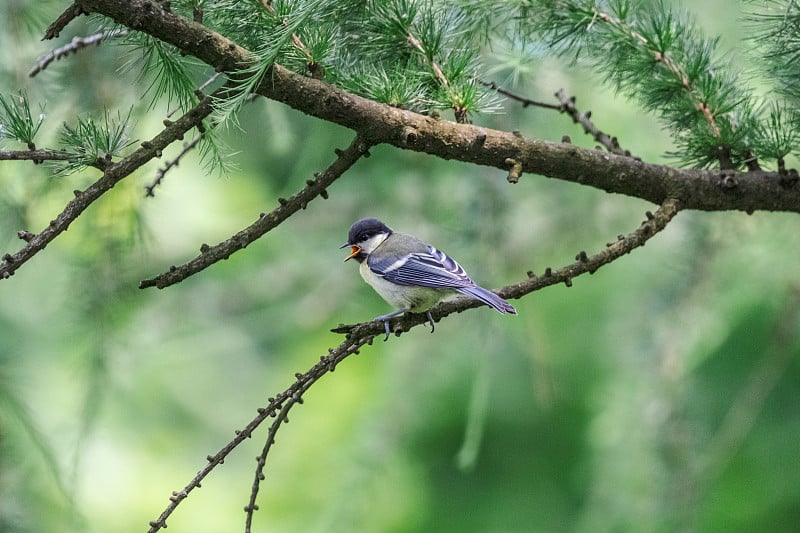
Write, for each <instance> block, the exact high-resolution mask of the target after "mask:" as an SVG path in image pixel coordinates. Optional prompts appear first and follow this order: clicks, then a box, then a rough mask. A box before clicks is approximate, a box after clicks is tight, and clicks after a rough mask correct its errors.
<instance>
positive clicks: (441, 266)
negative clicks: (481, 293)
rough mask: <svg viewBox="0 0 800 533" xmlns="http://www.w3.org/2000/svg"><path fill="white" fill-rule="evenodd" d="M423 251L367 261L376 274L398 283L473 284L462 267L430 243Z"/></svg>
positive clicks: (446, 286)
mask: <svg viewBox="0 0 800 533" xmlns="http://www.w3.org/2000/svg"><path fill="white" fill-rule="evenodd" d="M427 248H428V250H427V251H426V252H414V253H410V254H407V255H403V256H401V257H393V258H386V259H377V260H376V259H374V258H373V257H370V259H369V260H368V265H369V268H370V270H372V271H373V272H374V273H375V274H377V275H379V276H382V277H383V278H384V279H386V280H387V281H390V282H392V283H396V284H398V285H416V286H421V287H432V288H439V289H458V288H461V287H471V286H473V285H475V282H473V281H472V280H471V279H470V277H469V276H468V275H467V273H466V272H464V269H463V268H462V267H461V265H459V264H458V263H456V262H455V261H454V260H453V259H451V258H450V257H448V256H447V255H446V254H445V253H444V252H441V251H439V250H437V249H436V248H434V247H433V246H428V247H427Z"/></svg>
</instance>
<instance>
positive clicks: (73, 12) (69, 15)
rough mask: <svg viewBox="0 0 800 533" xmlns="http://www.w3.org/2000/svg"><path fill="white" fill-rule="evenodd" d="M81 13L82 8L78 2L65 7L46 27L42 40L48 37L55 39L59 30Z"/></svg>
mask: <svg viewBox="0 0 800 533" xmlns="http://www.w3.org/2000/svg"><path fill="white" fill-rule="evenodd" d="M82 14H83V10H82V9H81V6H80V5H79V4H78V2H75V3H73V4H72V5H70V6H69V7H68V8H67V9H65V10H64V11H63V12H62V13H61V14H60V15H59V16H58V18H57V19H56V20H55V21H53V23H52V24H50V26H48V27H47V30H46V31H45V32H44V37H42V40H43V41H48V40H50V39H55V38H56V37H58V36H59V34H60V33H61V31H62V30H63V29H64V28H66V27H67V24H69V23H70V22H72V21H73V20H74V19H76V18H78V17H79V16H81V15H82Z"/></svg>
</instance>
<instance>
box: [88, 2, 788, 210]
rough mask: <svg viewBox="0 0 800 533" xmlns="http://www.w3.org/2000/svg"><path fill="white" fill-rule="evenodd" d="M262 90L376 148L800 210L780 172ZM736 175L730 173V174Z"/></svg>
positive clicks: (185, 47)
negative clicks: (694, 164)
mask: <svg viewBox="0 0 800 533" xmlns="http://www.w3.org/2000/svg"><path fill="white" fill-rule="evenodd" d="M79 3H80V5H81V7H82V8H83V9H84V10H86V11H91V12H97V13H100V14H103V15H106V16H109V17H111V18H112V19H114V20H115V21H117V22H119V23H120V24H123V25H126V26H127V27H129V28H131V29H134V30H139V31H144V32H146V33H148V34H150V35H152V36H154V37H156V38H158V39H161V40H163V41H165V42H167V43H170V44H173V45H175V46H177V47H178V48H179V49H180V50H181V51H182V52H183V53H186V54H189V55H192V56H195V57H197V58H198V59H200V60H202V61H204V62H205V63H207V64H208V65H210V66H213V67H215V68H216V67H220V68H221V69H223V70H225V71H236V70H241V69H242V68H244V67H247V66H248V65H250V60H249V59H248V58H249V57H252V55H251V52H249V51H248V50H245V49H244V48H242V47H240V46H238V45H237V44H236V43H234V42H232V41H230V40H228V39H226V38H225V37H224V36H222V35H220V34H218V33H216V32H213V31H211V30H209V29H208V28H206V27H204V26H202V25H201V24H198V23H195V22H192V21H189V20H186V19H184V18H182V17H180V16H178V15H176V14H174V13H172V12H168V11H165V10H163V9H162V7H161V5H159V4H158V3H155V2H152V1H151V0H130V1H125V2H121V1H114V0H79ZM256 92H257V93H258V94H260V95H262V96H265V97H267V98H270V99H273V100H276V101H279V102H283V103H285V104H287V105H289V106H291V107H293V108H295V109H298V110H300V111H302V112H304V113H306V114H309V115H312V116H314V117H317V118H320V119H323V120H327V121H329V122H333V123H335V124H340V125H342V126H345V127H347V128H350V129H352V130H354V131H356V132H358V133H359V135H360V136H361V137H362V138H363V139H364V140H365V141H367V142H369V143H370V144H381V143H386V144H391V145H393V146H396V147H399V148H403V149H407V150H413V151H417V152H424V153H428V154H432V155H436V156H438V157H441V158H443V159H455V160H458V161H464V162H468V163H475V164H478V165H486V166H492V167H495V168H499V169H503V170H507V169H508V164H507V163H506V161H507V160H509V159H511V160H514V161H517V162H519V163H520V165H521V170H522V172H526V173H535V174H541V175H543V176H547V177H552V178H558V179H562V180H566V181H571V182H574V183H580V184H583V185H589V186H592V187H595V188H598V189H601V190H604V191H606V192H613V193H620V194H625V195H628V196H634V197H637V198H641V199H643V200H647V201H650V202H653V203H655V204H659V205H660V204H661V203H662V202H664V200H666V199H667V198H677V199H679V200H680V202H681V205H682V206H683V208H685V209H700V210H708V211H716V210H742V211H746V212H753V211H756V210H769V211H792V212H800V187H798V186H797V185H796V184H795V185H790V184H787V182H786V181H785V180H782V179H781V176H780V174H779V173H777V172H747V173H731V172H724V173H720V172H719V171H703V170H682V169H675V168H670V167H666V166H662V165H653V164H648V163H644V162H641V161H635V160H632V159H631V158H629V157H624V156H617V155H614V154H607V153H601V152H597V151H596V150H586V149H582V148H578V147H576V146H572V145H565V144H555V143H550V142H544V141H539V140H533V139H525V138H523V137H522V136H519V135H515V134H513V133H510V132H503V131H497V130H492V129H489V128H482V127H478V126H472V125H469V124H456V123H453V122H448V121H445V120H437V119H435V118H433V117H427V116H423V115H419V114H417V113H413V112H411V111H407V110H402V109H397V108H393V107H391V106H388V105H384V104H379V103H377V102H373V101H371V100H367V99H365V98H362V97H360V96H356V95H354V94H350V93H348V92H346V91H343V90H341V89H338V88H336V87H334V86H331V85H328V84H326V83H324V82H322V81H319V80H315V79H312V78H308V77H305V76H301V75H299V74H296V73H294V72H291V71H289V70H288V69H286V68H284V67H281V66H280V65H277V64H276V65H274V66H273V67H272V68H271V69H270V71H269V72H268V73H267V74H266V75H265V76H264V81H263V82H262V83H261V84H260V86H258V87H257V88H256ZM731 176H734V177H733V178H732V179H728V178H730V177H731Z"/></svg>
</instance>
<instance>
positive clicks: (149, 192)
mask: <svg viewBox="0 0 800 533" xmlns="http://www.w3.org/2000/svg"><path fill="white" fill-rule="evenodd" d="M202 138H203V135H202V134H201V135H198V136H197V137H195V138H194V139H192V141H191V142H188V143H186V142H185V143H183V149H182V150H181V151H180V153H179V154H178V155H177V156H175V159H171V160H169V161H167V162H166V163H165V164H164V166H163V167H161V168H159V169H158V171H157V172H156V178H155V179H154V180H153V183H151V184H150V185H146V186H145V188H144V190H145V196H147V197H150V198H153V197H155V193H154V192H153V191H154V190H155V188H156V187H158V186H159V185H161V182H162V181H163V180H164V176H165V175H166V173H167V172H169V170H170V169H171V168H173V167H177V166H178V164H179V163H180V162H181V159H183V157H184V156H185V155H186V154H188V153H189V152H191V151H192V150H193V149H194V148H195V146H197V144H198V143H199V142H200V140H201V139H202Z"/></svg>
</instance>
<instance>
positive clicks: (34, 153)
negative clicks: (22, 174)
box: [0, 149, 75, 163]
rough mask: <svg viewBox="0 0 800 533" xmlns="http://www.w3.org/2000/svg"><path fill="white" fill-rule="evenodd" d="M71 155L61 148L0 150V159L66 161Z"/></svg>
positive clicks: (38, 161)
mask: <svg viewBox="0 0 800 533" xmlns="http://www.w3.org/2000/svg"><path fill="white" fill-rule="evenodd" d="M73 157H75V156H73V155H71V154H68V153H67V152H63V151H61V150H44V149H39V150H0V161H34V162H36V163H40V162H42V161H68V160H70V159H72V158H73Z"/></svg>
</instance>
